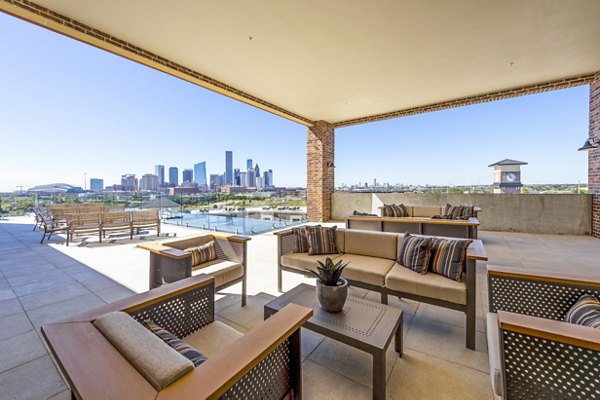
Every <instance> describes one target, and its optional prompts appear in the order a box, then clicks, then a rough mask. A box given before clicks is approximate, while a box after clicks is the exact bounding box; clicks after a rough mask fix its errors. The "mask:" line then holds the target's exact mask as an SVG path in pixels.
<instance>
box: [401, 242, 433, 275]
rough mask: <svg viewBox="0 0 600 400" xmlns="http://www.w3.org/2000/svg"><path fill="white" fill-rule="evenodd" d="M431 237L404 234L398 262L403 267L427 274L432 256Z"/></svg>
mask: <svg viewBox="0 0 600 400" xmlns="http://www.w3.org/2000/svg"><path fill="white" fill-rule="evenodd" d="M431 241H432V239H431V238H424V237H417V236H412V235H411V234H409V233H405V234H404V240H403V241H402V250H400V256H399V257H398V260H396V262H397V263H398V264H400V265H402V266H403V267H406V268H410V269H412V270H413V271H415V272H418V273H419V274H423V275H424V274H426V273H427V267H428V266H429V258H430V256H431Z"/></svg>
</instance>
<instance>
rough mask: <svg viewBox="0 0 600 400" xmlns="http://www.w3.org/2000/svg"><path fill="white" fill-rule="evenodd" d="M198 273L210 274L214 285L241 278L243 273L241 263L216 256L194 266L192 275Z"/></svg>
mask: <svg viewBox="0 0 600 400" xmlns="http://www.w3.org/2000/svg"><path fill="white" fill-rule="evenodd" d="M198 274H207V275H212V276H213V277H214V278H215V286H217V287H219V286H221V285H224V284H226V283H229V282H232V281H234V280H236V279H238V278H241V277H242V276H243V275H244V267H243V265H242V264H239V263H235V262H233V261H227V260H221V259H220V258H217V259H216V260H212V261H209V262H207V263H204V264H200V265H197V266H195V267H194V268H193V272H192V275H198Z"/></svg>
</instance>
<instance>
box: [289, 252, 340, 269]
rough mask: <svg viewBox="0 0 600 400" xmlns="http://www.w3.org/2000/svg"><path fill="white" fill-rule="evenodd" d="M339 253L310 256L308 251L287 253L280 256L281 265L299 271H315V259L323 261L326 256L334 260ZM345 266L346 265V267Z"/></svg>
mask: <svg viewBox="0 0 600 400" xmlns="http://www.w3.org/2000/svg"><path fill="white" fill-rule="evenodd" d="M339 256H340V254H322V255H315V256H311V255H309V254H308V253H288V254H284V255H282V256H281V265H283V266H285V267H290V268H295V269H298V270H301V271H305V270H307V269H308V270H311V271H315V272H317V266H318V265H319V264H318V263H317V261H321V262H322V263H324V262H325V259H326V258H327V257H330V258H331V259H333V260H335V259H337V258H339ZM346 268H347V267H346Z"/></svg>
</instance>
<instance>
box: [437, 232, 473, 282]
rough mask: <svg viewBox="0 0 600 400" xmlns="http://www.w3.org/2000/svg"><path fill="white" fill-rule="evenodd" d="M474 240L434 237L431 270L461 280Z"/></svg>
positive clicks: (454, 279)
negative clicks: (468, 252)
mask: <svg viewBox="0 0 600 400" xmlns="http://www.w3.org/2000/svg"><path fill="white" fill-rule="evenodd" d="M471 242H473V241H472V240H448V239H439V238H435V239H433V242H432V244H431V271H432V272H434V273H436V274H439V275H443V276H445V277H446V278H449V279H452V280H453V281H458V282H460V281H461V280H462V273H463V271H464V270H465V267H466V264H467V249H468V248H469V245H470V244H471Z"/></svg>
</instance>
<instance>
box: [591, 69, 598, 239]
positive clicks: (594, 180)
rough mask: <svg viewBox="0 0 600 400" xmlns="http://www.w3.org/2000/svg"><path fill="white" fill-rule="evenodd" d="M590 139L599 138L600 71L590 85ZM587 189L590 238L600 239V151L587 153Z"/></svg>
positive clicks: (595, 150)
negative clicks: (590, 218)
mask: <svg viewBox="0 0 600 400" xmlns="http://www.w3.org/2000/svg"><path fill="white" fill-rule="evenodd" d="M590 137H593V138H600V71H599V72H598V73H596V79H594V81H593V82H592V83H591V84H590ZM588 153H589V154H588V157H589V158H588V188H589V192H590V194H591V195H592V236H594V237H597V238H599V239H600V149H594V150H591V151H589V152H588Z"/></svg>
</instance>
